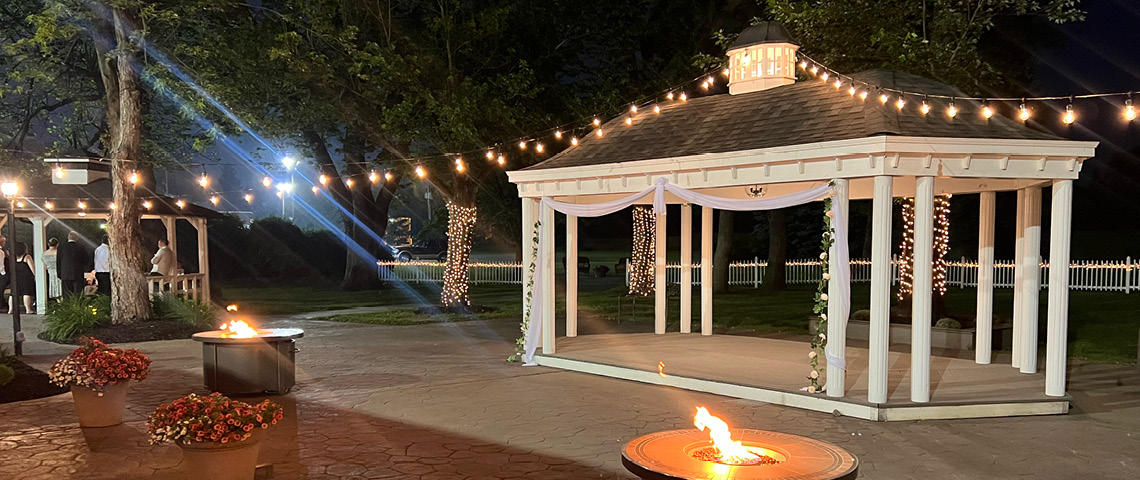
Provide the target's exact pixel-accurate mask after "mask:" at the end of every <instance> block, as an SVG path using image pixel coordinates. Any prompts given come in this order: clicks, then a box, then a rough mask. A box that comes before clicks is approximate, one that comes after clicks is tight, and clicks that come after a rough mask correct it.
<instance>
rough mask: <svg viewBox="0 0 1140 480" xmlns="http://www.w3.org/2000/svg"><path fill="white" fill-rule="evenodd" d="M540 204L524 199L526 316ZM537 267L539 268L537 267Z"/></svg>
mask: <svg viewBox="0 0 1140 480" xmlns="http://www.w3.org/2000/svg"><path fill="white" fill-rule="evenodd" d="M537 206H538V202H537V201H536V200H535V199H533V198H523V199H522V233H521V234H522V240H520V242H519V244H520V245H522V278H521V280H522V302H523V309H522V311H523V314H524V315H525V314H526V296H527V285H529V284H530V283H531V277H530V264H531V263H533V262H534V243H533V242H534V234H535V230H534V222H535V220H537V218H535V217H536V216H537V215H536V212H537V208H536V207H537ZM536 267H537V266H536Z"/></svg>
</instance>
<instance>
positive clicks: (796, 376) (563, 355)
mask: <svg viewBox="0 0 1140 480" xmlns="http://www.w3.org/2000/svg"><path fill="white" fill-rule="evenodd" d="M852 343H855V345H856V346H853V345H852ZM858 345H859V344H858V343H857V342H848V346H847V372H848V373H847V392H846V394H845V396H844V397H842V398H835V397H829V396H827V395H826V394H809V393H807V392H806V391H801V390H800V389H801V388H803V387H805V386H807V385H808V380H807V375H808V373H809V372H810V370H811V369H810V367H809V365H808V355H807V354H808V351H809V350H810V347H809V346H808V342H807V340H806V339H805V338H796V339H794V340H789V339H779V338H764V337H750V336H737V335H711V336H702V335H701V334H700V333H691V334H681V333H666V334H664V335H656V334H652V333H620V334H595V335H580V336H578V337H573V338H567V337H559V338H558V341H557V353H556V354H553V355H540V356H538V358H537V361H538V363H539V364H540V365H545V366H551V367H557V368H563V369H567V370H575V371H581V372H585V373H592V374H598V375H605V376H610V377H615V378H622V379H627V380H634V381H641V382H646V383H654V384H660V385H669V386H674V387H679V388H685V389H689V390H698V391H705V392H711V393H719V394H722V395H727V396H733V397H738V398H746V399H751V400H757V401H763V402H769V403H775V404H781V405H788V406H793V407H800V408H807V409H811V410H817V411H823V412H835V411H838V412H839V413H840V414H842V415H848V416H854V417H859V418H865V419H868V420H916V419H936V418H971V417H999V416H1016V415H1052V414H1063V413H1066V412H1067V411H1068V400H1069V399H1068V398H1067V397H1049V396H1046V395H1045V393H1044V392H1045V377H1044V374H1043V373H1041V372H1039V373H1037V374H1022V373H1020V372H1019V371H1018V369H1016V368H1013V367H1011V366H1010V363H1009V360H1010V359H1009V355H1008V354H999V353H997V352H995V353H994V355H993V363H991V364H989V365H979V364H977V363H975V362H974V359H973V352H957V351H947V352H938V351H935V352H934V356H932V357H931V372H930V377H931V386H930V395H931V401H930V402H929V403H914V402H911V401H910V354H909V351H908V350H907V348H908V347H907V346H906V345H896V346H893V350H892V351H891V352H890V355H889V357H888V369H889V372H888V385H887V402H886V403H883V404H873V403H869V402H867V349H866V348H865V346H862V347H861V346H858ZM965 355H968V356H969V358H965ZM659 362H664V364H665V368H664V373H665V375H666V376H661V375H660V374H659V373H658V363H659ZM821 363H822V360H821Z"/></svg>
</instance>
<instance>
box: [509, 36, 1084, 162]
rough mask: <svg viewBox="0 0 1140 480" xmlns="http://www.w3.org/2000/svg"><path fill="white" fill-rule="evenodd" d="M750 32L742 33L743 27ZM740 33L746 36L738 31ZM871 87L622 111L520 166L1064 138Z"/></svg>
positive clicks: (893, 81)
mask: <svg viewBox="0 0 1140 480" xmlns="http://www.w3.org/2000/svg"><path fill="white" fill-rule="evenodd" d="M745 33H747V31H746V32H745ZM742 36H743V35H742ZM852 77H853V78H854V79H855V81H857V82H861V83H866V84H871V85H877V86H880V87H885V88H897V89H900V90H907V91H913V92H922V93H926V94H936V95H949V96H963V94H962V93H961V92H960V91H958V90H957V89H955V88H953V87H951V86H949V85H946V84H943V83H940V82H936V81H934V80H930V79H927V78H924V77H920V76H918V75H912V74H908V73H901V72H893V71H888V70H869V71H865V72H861V73H858V74H855V75H853V76H852ZM877 96H878V94H877V93H876V92H873V91H872V92H871V96H870V97H868V98H867V99H866V100H860V99H859V98H858V97H853V96H851V95H849V94H848V93H847V91H846V87H844V88H842V89H836V88H835V86H834V85H833V84H831V83H828V82H824V81H820V80H808V81H801V82H796V83H793V84H790V85H785V86H780V87H775V88H771V89H767V90H761V91H758V92H751V93H745V94H739V95H727V94H724V95H711V96H706V97H698V98H691V99H689V100H687V101H674V102H670V103H667V104H661V105H660V106H661V114H660V115H655V114H653V113H652V112H651V111H650V110H648V109H643V110H642V111H643V112H644V113H638V114H636V115H635V116H634V118H633V122H634V123H633V126H632V127H631V126H627V125H625V124H624V118H625V117H624V116H623V117H618V118H616V119H613V120H611V121H609V122H607V123H606V124H604V125H603V126H602V130H603V132H604V136H603V137H601V138H598V137H596V136H595V135H589V136H586V137H585V138H583V139H582V141H581V143H580V144H579V145H578V146H577V147H573V148H568V149H566V150H563V151H562V152H561V153H559V154H558V155H555V156H554V157H552V158H550V159H548V160H546V161H543V162H540V163H538V164H536V165H533V166H530V167H527V168H525V169H523V170H544V169H553V168H563V167H576V166H589V165H602V164H615V163H623V162H633V161H638V160H649V159H663V158H677V157H686V156H691V155H699V154H707V153H723V152H734V151H745V150H754V149H761V148H770V147H780V146H788V145H801V144H809V143H818V142H826V141H832V140H848V139H856V138H867V137H874V136H880V135H888V136H891V135H893V136H906V137H936V138H988V139H1025V140H1064V139H1062V138H1060V137H1057V136H1054V135H1051V134H1048V133H1044V132H1040V131H1037V130H1033V129H1031V128H1028V127H1026V126H1024V125H1022V124H1020V123H1018V122H1015V121H1013V120H1011V119H1008V118H1006V117H1003V116H1001V115H995V116H994V117H993V118H991V119H989V120H986V119H984V118H983V117H982V116H981V115H979V114H978V113H977V112H978V110H980V108H981V106H980V105H978V104H977V103H968V102H963V101H959V102H956V106H957V107H958V108H960V109H961V110H962V113H961V114H959V115H958V116H956V117H954V118H953V119H951V118H949V117H948V116H947V115H946V114H945V108H946V106H947V105H946V104H945V103H946V102H945V100H941V101H936V100H931V101H930V102H929V103H930V104H931V106H932V108H933V109H934V110H933V111H932V112H931V113H930V114H928V115H925V116H922V115H918V114H917V113H915V112H914V111H913V108H912V107H911V106H908V107H907V108H908V110H910V111H907V112H899V110H898V109H897V108H895V106H894V105H893V104H887V105H883V104H882V103H880V102H879V100H878V99H877V98H875V97H877Z"/></svg>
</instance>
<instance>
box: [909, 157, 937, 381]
mask: <svg viewBox="0 0 1140 480" xmlns="http://www.w3.org/2000/svg"><path fill="white" fill-rule="evenodd" d="M933 254H934V177H918V178H916V179H915V191H914V269H913V270H912V272H913V275H914V279H913V282H912V285H913V287H914V291H913V292H912V294H911V312H910V316H911V327H910V328H911V338H910V401H912V402H916V403H926V402H929V401H930V317H931V313H932V312H931V300H932V298H931V296H932V295H931V293H932V292H931V288H932V283H933V279H932V278H931V276H932V274H933V272H932V271H931V270H932V268H931V267H932V263H931V262H932V261H933V256H934V255H933Z"/></svg>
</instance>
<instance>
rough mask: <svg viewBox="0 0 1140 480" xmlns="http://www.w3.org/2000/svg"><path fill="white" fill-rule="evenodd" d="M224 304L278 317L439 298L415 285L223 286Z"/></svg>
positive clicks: (431, 289)
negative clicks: (359, 288) (358, 288)
mask: <svg viewBox="0 0 1140 480" xmlns="http://www.w3.org/2000/svg"><path fill="white" fill-rule="evenodd" d="M222 293H223V296H224V298H225V300H224V301H225V302H227V303H228V304H236V305H238V308H239V309H240V311H241V312H244V313H249V314H254V315H279V314H295V313H305V312H315V311H321V310H338V309H346V308H353V307H371V306H382V305H408V304H422V303H428V302H431V301H433V300H435V299H438V298H439V287H438V286H436V285H414V286H410V287H408V288H405V289H397V288H392V289H387V290H380V291H365V292H343V291H339V290H336V289H333V288H322V287H311V286H254V285H230V286H223V287H222Z"/></svg>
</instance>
